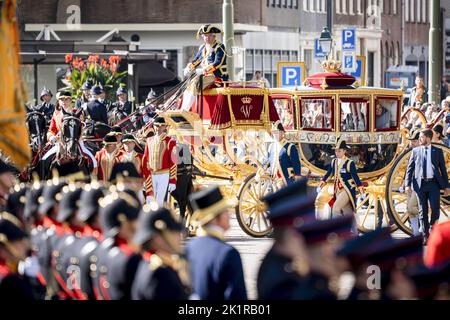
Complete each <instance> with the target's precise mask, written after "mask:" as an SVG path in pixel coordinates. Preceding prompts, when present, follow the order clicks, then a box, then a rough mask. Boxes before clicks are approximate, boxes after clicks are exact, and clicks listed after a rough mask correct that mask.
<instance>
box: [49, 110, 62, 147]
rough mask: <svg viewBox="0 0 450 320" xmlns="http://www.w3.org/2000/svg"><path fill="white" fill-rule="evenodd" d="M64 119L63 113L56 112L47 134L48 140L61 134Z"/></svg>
mask: <svg viewBox="0 0 450 320" xmlns="http://www.w3.org/2000/svg"><path fill="white" fill-rule="evenodd" d="M62 118H63V113H62V111H61V110H55V112H54V113H53V116H52V119H51V120H50V126H49V128H48V132H47V140H49V139H50V137H51V136H56V135H57V134H58V133H59V131H61V126H62Z"/></svg>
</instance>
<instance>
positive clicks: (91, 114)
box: [84, 85, 108, 124]
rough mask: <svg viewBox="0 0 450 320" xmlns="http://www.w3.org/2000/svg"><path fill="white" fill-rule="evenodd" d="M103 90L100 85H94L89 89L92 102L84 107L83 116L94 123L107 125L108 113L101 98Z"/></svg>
mask: <svg viewBox="0 0 450 320" xmlns="http://www.w3.org/2000/svg"><path fill="white" fill-rule="evenodd" d="M104 92H105V91H104V89H103V87H102V86H101V85H95V86H93V87H92V89H91V95H92V96H93V97H94V100H92V101H89V102H88V103H87V105H85V106H84V116H85V118H86V119H89V118H91V119H92V120H94V121H96V122H103V123H104V124H108V112H107V107H106V105H105V100H104V98H102V93H104Z"/></svg>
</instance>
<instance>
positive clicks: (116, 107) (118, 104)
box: [108, 86, 132, 117]
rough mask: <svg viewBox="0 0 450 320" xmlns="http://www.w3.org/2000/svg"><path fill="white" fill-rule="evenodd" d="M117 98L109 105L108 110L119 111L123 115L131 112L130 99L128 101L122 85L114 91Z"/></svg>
mask: <svg viewBox="0 0 450 320" xmlns="http://www.w3.org/2000/svg"><path fill="white" fill-rule="evenodd" d="M116 96H117V100H116V101H115V102H114V103H113V104H112V105H111V108H110V109H109V110H108V111H113V112H120V113H123V114H124V116H125V117H126V116H129V115H130V114H131V109H132V105H131V101H128V92H127V89H126V88H125V87H124V86H120V87H119V88H118V89H117V91H116Z"/></svg>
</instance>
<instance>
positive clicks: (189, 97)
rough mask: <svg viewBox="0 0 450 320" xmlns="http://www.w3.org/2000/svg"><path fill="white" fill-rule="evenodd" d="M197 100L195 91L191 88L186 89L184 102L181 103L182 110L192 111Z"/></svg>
mask: <svg viewBox="0 0 450 320" xmlns="http://www.w3.org/2000/svg"><path fill="white" fill-rule="evenodd" d="M196 102H197V96H196V95H195V94H194V92H192V91H190V90H186V91H185V92H184V93H183V103H182V105H181V110H182V111H191V109H192V106H193V105H195V103H196Z"/></svg>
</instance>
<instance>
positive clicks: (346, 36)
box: [342, 28, 356, 51]
mask: <svg viewBox="0 0 450 320" xmlns="http://www.w3.org/2000/svg"><path fill="white" fill-rule="evenodd" d="M355 50H356V29H355V28H350V29H342V51H355Z"/></svg>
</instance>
